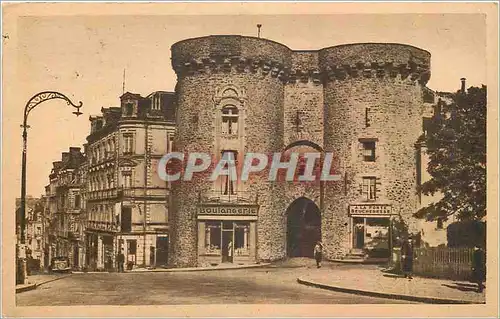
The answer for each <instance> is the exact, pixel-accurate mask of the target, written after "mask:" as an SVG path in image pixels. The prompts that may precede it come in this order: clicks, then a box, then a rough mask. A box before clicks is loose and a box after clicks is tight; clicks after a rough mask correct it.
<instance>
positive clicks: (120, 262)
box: [116, 248, 125, 272]
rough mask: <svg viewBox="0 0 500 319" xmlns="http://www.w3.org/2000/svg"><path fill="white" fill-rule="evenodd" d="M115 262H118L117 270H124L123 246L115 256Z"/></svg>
mask: <svg viewBox="0 0 500 319" xmlns="http://www.w3.org/2000/svg"><path fill="white" fill-rule="evenodd" d="M116 262H117V263H118V272H124V269H123V265H124V264H125V255H124V254H123V248H122V250H121V251H120V252H119V253H118V256H116Z"/></svg>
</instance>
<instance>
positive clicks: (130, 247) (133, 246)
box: [127, 239, 137, 255]
mask: <svg viewBox="0 0 500 319" xmlns="http://www.w3.org/2000/svg"><path fill="white" fill-rule="evenodd" d="M136 252H137V240H135V239H129V240H127V253H128V254H129V255H135V254H136Z"/></svg>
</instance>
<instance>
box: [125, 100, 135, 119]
mask: <svg viewBox="0 0 500 319" xmlns="http://www.w3.org/2000/svg"><path fill="white" fill-rule="evenodd" d="M132 114H134V104H133V103H131V102H128V103H125V116H132Z"/></svg>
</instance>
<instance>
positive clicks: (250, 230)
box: [197, 204, 258, 266]
mask: <svg viewBox="0 0 500 319" xmlns="http://www.w3.org/2000/svg"><path fill="white" fill-rule="evenodd" d="M257 211H258V206H257V205H217V204H215V205H214V204H206V205H200V206H199V208H198V215H197V220H198V260H199V263H200V264H201V265H207V266H208V265H218V264H221V263H235V264H247V263H253V262H255V256H256V233H257Z"/></svg>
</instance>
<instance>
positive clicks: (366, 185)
mask: <svg viewBox="0 0 500 319" xmlns="http://www.w3.org/2000/svg"><path fill="white" fill-rule="evenodd" d="M361 194H362V195H363V196H364V197H365V199H366V200H368V201H372V200H376V199H377V178H376V177H372V176H369V177H363V184H362V185H361Z"/></svg>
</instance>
